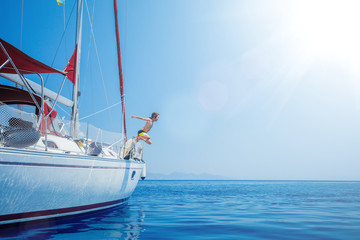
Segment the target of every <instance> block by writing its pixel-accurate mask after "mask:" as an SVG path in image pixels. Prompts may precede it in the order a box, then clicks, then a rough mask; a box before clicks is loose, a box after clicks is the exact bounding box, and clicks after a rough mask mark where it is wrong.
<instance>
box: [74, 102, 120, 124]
mask: <svg viewBox="0 0 360 240" xmlns="http://www.w3.org/2000/svg"><path fill="white" fill-rule="evenodd" d="M119 104H121V102H118V103H115V104H113V105H111V106H110V107H107V108H104V109H102V110H100V111H97V112H95V113H92V114H90V115H88V116H86V117H83V118H80V119H79V121H81V120H84V119H85V118H88V117H92V116H94V115H96V114H98V113H101V112H103V111H106V110H108V109H110V108H112V107H115V106H117V105H119Z"/></svg>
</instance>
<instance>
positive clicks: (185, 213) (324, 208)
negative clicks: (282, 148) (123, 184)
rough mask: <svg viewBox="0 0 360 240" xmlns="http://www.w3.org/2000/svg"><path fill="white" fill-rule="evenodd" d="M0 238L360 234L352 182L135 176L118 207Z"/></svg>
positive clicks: (358, 201) (358, 193) (6, 232)
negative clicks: (128, 194) (140, 178)
mask: <svg viewBox="0 0 360 240" xmlns="http://www.w3.org/2000/svg"><path fill="white" fill-rule="evenodd" d="M0 236H1V237H2V238H1V239H86V240H90V239H360V182H341V181H339V182H330V181H149V180H145V181H141V182H139V185H138V187H137V189H136V191H135V192H134V194H133V196H132V197H131V198H130V200H129V202H128V204H127V205H126V206H125V207H122V208H118V209H112V210H109V211H106V212H102V213H96V214H94V215H88V216H81V217H77V218H73V219H68V220H61V221H57V222H45V223H42V224H35V225H34V224H30V225H24V226H22V227H18V228H12V229H11V228H10V229H1V230H0Z"/></svg>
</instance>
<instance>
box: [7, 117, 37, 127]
mask: <svg viewBox="0 0 360 240" xmlns="http://www.w3.org/2000/svg"><path fill="white" fill-rule="evenodd" d="M9 126H10V127H14V128H32V127H33V123H32V122H29V121H25V120H22V119H21V118H15V117H12V118H10V119H9Z"/></svg>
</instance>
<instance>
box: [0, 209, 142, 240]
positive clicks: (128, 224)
mask: <svg viewBox="0 0 360 240" xmlns="http://www.w3.org/2000/svg"><path fill="white" fill-rule="evenodd" d="M144 219H145V214H144V212H143V211H142V210H141V209H140V206H136V205H135V206H134V205H132V206H129V205H125V206H123V207H121V208H116V209H111V210H106V211H102V212H98V213H94V214H91V215H89V214H88V215H82V216H77V217H73V218H70V219H61V220H56V221H44V222H41V223H25V224H22V225H18V226H16V227H2V228H0V238H1V239H50V238H51V239H124V240H125V239H138V238H140V234H141V232H143V231H144V228H143V225H142V224H143V223H144Z"/></svg>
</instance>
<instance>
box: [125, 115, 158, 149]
mask: <svg viewBox="0 0 360 240" xmlns="http://www.w3.org/2000/svg"><path fill="white" fill-rule="evenodd" d="M159 117H160V114H159V113H157V112H153V113H152V114H151V117H150V118H143V117H137V116H131V118H137V119H141V120H144V121H146V123H145V126H144V127H143V128H142V129H141V130H139V131H138V135H137V136H136V138H135V141H136V142H137V141H139V139H140V140H143V141H144V142H146V143H147V144H151V141H150V136H149V135H148V134H147V132H149V131H150V129H151V128H152V126H153V123H154V122H156V121H157V120H159Z"/></svg>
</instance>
